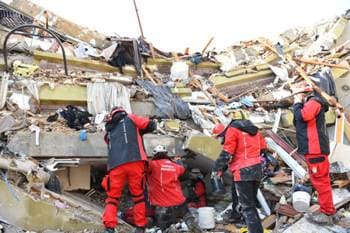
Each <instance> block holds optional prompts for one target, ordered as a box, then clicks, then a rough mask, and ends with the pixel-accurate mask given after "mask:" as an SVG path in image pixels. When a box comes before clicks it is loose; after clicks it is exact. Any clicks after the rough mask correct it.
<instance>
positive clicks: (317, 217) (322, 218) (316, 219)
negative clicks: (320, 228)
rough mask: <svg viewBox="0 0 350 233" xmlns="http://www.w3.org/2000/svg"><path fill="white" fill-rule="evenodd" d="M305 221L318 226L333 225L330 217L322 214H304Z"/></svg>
mask: <svg viewBox="0 0 350 233" xmlns="http://www.w3.org/2000/svg"><path fill="white" fill-rule="evenodd" d="M306 219H307V220H309V221H310V222H313V223H316V224H320V225H333V224H334V222H333V217H332V215H326V214H324V213H316V214H306Z"/></svg>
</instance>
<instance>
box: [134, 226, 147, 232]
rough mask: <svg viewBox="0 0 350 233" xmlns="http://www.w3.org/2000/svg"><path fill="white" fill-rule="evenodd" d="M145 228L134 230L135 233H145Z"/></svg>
mask: <svg viewBox="0 0 350 233" xmlns="http://www.w3.org/2000/svg"><path fill="white" fill-rule="evenodd" d="M144 232H145V228H144V227H136V228H135V230H134V233H144Z"/></svg>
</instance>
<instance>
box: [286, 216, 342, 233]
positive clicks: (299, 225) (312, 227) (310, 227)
mask: <svg viewBox="0 0 350 233" xmlns="http://www.w3.org/2000/svg"><path fill="white" fill-rule="evenodd" d="M295 232H298V233H330V232H333V233H347V232H348V231H347V230H346V229H345V228H342V227H340V226H337V225H333V226H323V225H318V224H314V223H311V222H309V221H307V220H306V218H305V217H304V218H302V219H301V220H300V221H298V222H296V223H294V224H293V225H291V226H290V227H288V228H287V230H285V231H284V232H283V233H295Z"/></svg>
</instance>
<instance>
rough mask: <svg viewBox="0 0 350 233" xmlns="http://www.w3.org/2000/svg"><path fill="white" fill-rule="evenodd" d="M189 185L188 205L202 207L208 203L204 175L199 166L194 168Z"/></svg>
mask: <svg viewBox="0 0 350 233" xmlns="http://www.w3.org/2000/svg"><path fill="white" fill-rule="evenodd" d="M189 176H190V183H189V185H188V192H189V193H188V197H187V202H188V207H191V208H200V207H204V206H206V205H207V199H206V190H205V183H204V181H203V175H202V173H201V171H200V170H199V169H198V168H192V169H191V172H190V175H189Z"/></svg>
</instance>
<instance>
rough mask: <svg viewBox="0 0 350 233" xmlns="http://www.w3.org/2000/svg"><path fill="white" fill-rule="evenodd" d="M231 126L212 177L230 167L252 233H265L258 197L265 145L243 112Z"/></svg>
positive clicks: (227, 128) (227, 131) (226, 129)
mask: <svg viewBox="0 0 350 233" xmlns="http://www.w3.org/2000/svg"><path fill="white" fill-rule="evenodd" d="M232 119H233V120H232V121H231V123H230V124H229V125H228V126H227V127H221V128H223V130H222V132H221V134H222V135H223V137H224V142H223V146H224V148H223V150H222V152H221V154H220V155H219V158H218V159H217V160H216V161H215V165H214V168H213V174H212V176H220V175H222V173H223V171H224V170H225V169H226V166H227V164H229V169H230V170H231V172H232V176H233V180H234V184H235V186H236V190H237V194H238V200H239V202H240V204H241V206H242V212H243V216H244V220H245V222H246V225H247V226H248V229H249V233H263V227H262V225H261V221H260V218H259V215H258V212H257V210H256V206H257V203H256V195H257V192H258V188H259V185H260V181H261V179H262V166H261V158H260V154H261V153H262V152H263V150H264V149H265V148H266V142H265V140H264V138H263V137H262V135H261V134H260V133H259V131H258V128H257V127H256V126H255V125H254V124H253V123H252V122H251V121H249V120H245V114H244V113H243V112H242V111H238V112H235V113H234V114H233V117H232Z"/></svg>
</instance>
